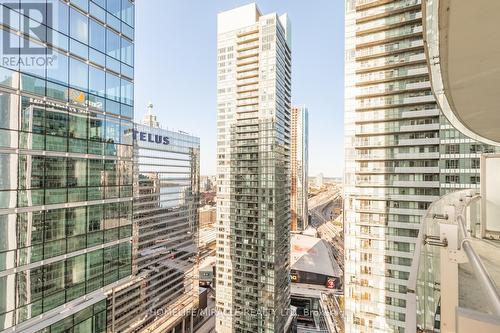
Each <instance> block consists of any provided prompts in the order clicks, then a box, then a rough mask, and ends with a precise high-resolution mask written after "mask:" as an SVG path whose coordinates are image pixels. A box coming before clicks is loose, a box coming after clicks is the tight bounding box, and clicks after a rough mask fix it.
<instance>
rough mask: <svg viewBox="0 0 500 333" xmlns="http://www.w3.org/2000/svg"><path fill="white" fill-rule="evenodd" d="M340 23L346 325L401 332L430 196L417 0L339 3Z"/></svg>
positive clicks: (433, 173) (434, 173) (431, 107)
mask: <svg viewBox="0 0 500 333" xmlns="http://www.w3.org/2000/svg"><path fill="white" fill-rule="evenodd" d="M345 24H346V29H345V33H346V47H345V49H346V50H345V56H346V59H345V66H346V67H345V85H346V90H345V134H346V140H345V144H346V152H345V156H346V165H345V172H346V174H345V178H344V179H345V215H344V216H345V225H344V230H345V260H346V263H345V313H346V318H345V327H346V332H348V333H350V332H402V331H403V330H404V326H405V325H404V323H405V311H406V301H407V296H406V286H407V280H408V277H409V273H410V265H411V260H412V256H413V252H414V249H415V242H416V237H417V235H418V229H419V226H420V222H421V218H422V215H423V214H425V212H426V210H427V208H428V207H429V205H430V204H431V203H432V202H433V201H434V200H436V199H438V198H439V157H440V155H439V143H440V141H439V128H440V119H439V114H440V110H439V108H438V106H437V104H436V102H435V99H434V96H433V94H432V91H431V86H430V82H429V73H428V67H427V60H426V56H425V51H424V43H423V35H422V12H421V2H420V0H397V1H366V0H359V1H354V0H347V1H346V21H345Z"/></svg>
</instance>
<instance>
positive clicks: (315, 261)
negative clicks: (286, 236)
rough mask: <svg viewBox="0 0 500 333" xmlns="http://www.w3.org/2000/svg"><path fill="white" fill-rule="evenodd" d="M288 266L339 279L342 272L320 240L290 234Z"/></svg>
mask: <svg viewBox="0 0 500 333" xmlns="http://www.w3.org/2000/svg"><path fill="white" fill-rule="evenodd" d="M290 257H291V258H290V264H291V267H292V269H293V270H296V271H303V272H311V273H316V274H323V275H328V276H335V277H339V276H341V275H342V271H341V269H340V267H339V265H338V264H337V262H336V261H335V260H334V259H333V256H332V255H331V253H330V251H329V250H328V244H327V243H326V242H325V241H323V240H322V239H320V238H316V237H312V236H307V235H299V234H292V235H291V256H290Z"/></svg>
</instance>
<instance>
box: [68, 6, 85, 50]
mask: <svg viewBox="0 0 500 333" xmlns="http://www.w3.org/2000/svg"><path fill="white" fill-rule="evenodd" d="M69 30H70V36H71V37H72V38H73V39H75V40H77V41H80V42H82V43H85V44H87V43H88V18H87V17H86V16H85V15H83V14H81V13H80V12H78V11H77V10H75V9H73V8H70V29H69Z"/></svg>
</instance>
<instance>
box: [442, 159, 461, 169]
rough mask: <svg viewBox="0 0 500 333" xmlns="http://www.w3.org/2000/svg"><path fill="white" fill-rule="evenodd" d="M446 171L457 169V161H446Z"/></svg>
mask: <svg viewBox="0 0 500 333" xmlns="http://www.w3.org/2000/svg"><path fill="white" fill-rule="evenodd" d="M445 166H446V169H458V160H446V161H445Z"/></svg>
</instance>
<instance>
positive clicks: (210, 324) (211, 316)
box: [194, 289, 215, 333]
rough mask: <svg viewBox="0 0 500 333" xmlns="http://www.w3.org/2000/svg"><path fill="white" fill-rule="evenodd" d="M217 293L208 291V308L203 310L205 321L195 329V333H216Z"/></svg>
mask: <svg viewBox="0 0 500 333" xmlns="http://www.w3.org/2000/svg"><path fill="white" fill-rule="evenodd" d="M214 296H215V292H214V291H213V290H212V289H209V291H208V300H207V308H206V309H205V310H203V313H204V319H203V320H202V321H201V323H198V324H197V325H196V326H195V327H194V332H195V333H212V332H215V299H214Z"/></svg>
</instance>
